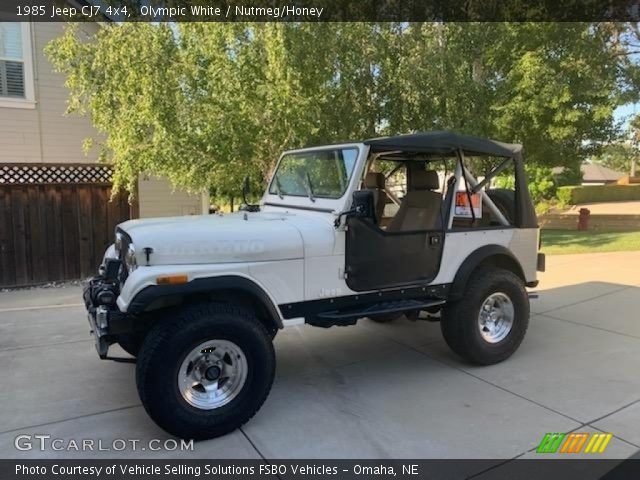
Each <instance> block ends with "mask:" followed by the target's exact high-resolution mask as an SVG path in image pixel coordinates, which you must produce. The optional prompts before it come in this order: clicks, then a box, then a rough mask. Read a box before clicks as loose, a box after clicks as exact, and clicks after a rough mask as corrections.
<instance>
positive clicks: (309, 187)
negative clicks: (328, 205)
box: [305, 172, 316, 202]
mask: <svg viewBox="0 0 640 480" xmlns="http://www.w3.org/2000/svg"><path fill="white" fill-rule="evenodd" d="M305 173H306V175H305V177H306V179H307V195H308V196H309V200H311V201H312V202H315V201H316V197H315V195H314V194H313V185H312V184H311V177H310V176H309V172H305Z"/></svg>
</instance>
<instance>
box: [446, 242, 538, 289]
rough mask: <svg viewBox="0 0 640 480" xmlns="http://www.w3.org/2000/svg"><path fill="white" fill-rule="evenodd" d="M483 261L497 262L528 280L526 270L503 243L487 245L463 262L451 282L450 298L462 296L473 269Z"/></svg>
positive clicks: (524, 280)
mask: <svg viewBox="0 0 640 480" xmlns="http://www.w3.org/2000/svg"><path fill="white" fill-rule="evenodd" d="M483 263H488V264H495V265H497V266H500V267H502V268H505V269H507V270H510V271H511V272H513V273H515V274H516V275H517V276H518V277H520V278H521V279H522V281H523V282H526V279H525V276H524V270H523V269H522V266H521V265H520V262H519V261H518V259H517V258H516V257H515V256H514V255H513V253H511V252H510V251H509V250H508V249H507V248H505V247H503V246H502V245H485V246H484V247H480V248H479V249H477V250H474V251H473V252H472V253H470V254H469V256H468V257H467V258H465V260H464V261H463V262H462V264H461V265H460V267H459V268H458V272H457V273H456V276H455V278H454V279H453V283H452V284H451V289H450V290H449V299H451V300H458V299H460V298H462V295H463V293H464V289H465V287H466V286H467V282H468V281H469V277H470V276H471V274H472V273H473V271H474V270H475V269H476V268H477V267H479V266H480V265H481V264H483Z"/></svg>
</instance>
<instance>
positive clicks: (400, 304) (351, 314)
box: [306, 299, 446, 328]
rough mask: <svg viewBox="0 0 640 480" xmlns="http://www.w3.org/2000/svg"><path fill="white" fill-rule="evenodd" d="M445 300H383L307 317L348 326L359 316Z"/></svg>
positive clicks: (318, 324) (423, 306)
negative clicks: (364, 305)
mask: <svg viewBox="0 0 640 480" xmlns="http://www.w3.org/2000/svg"><path fill="white" fill-rule="evenodd" d="M445 303H446V301H445V300H441V299H438V300H397V301H394V302H383V303H375V304H373V305H368V306H366V307H364V308H362V307H360V308H350V309H345V310H331V311H328V312H322V313H319V314H317V315H316V316H314V317H311V318H307V319H306V323H308V324H309V325H314V326H316V327H324V328H328V327H332V326H334V325H338V326H347V325H355V323H356V322H357V321H358V319H359V318H363V317H370V316H372V315H383V314H387V313H401V312H407V311H412V310H424V309H426V308H429V307H438V306H440V305H444V304H445Z"/></svg>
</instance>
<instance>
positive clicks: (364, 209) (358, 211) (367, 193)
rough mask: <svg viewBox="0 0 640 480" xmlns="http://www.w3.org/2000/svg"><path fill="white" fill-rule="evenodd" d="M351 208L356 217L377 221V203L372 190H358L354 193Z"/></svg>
mask: <svg viewBox="0 0 640 480" xmlns="http://www.w3.org/2000/svg"><path fill="white" fill-rule="evenodd" d="M351 208H352V209H353V211H354V215H355V216H357V217H362V218H369V219H371V220H372V221H373V222H375V221H376V209H375V201H374V197H373V191H372V190H357V191H355V192H353V205H352V206H351Z"/></svg>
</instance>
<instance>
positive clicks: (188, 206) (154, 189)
mask: <svg viewBox="0 0 640 480" xmlns="http://www.w3.org/2000/svg"><path fill="white" fill-rule="evenodd" d="M138 194H139V199H140V200H139V202H140V218H149V217H172V216H178V215H200V214H202V213H207V210H208V202H207V197H206V196H205V195H191V194H188V193H186V192H184V191H181V190H176V191H173V189H172V188H171V185H170V184H169V182H168V181H166V180H164V179H160V178H157V177H140V180H139V181H138Z"/></svg>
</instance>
